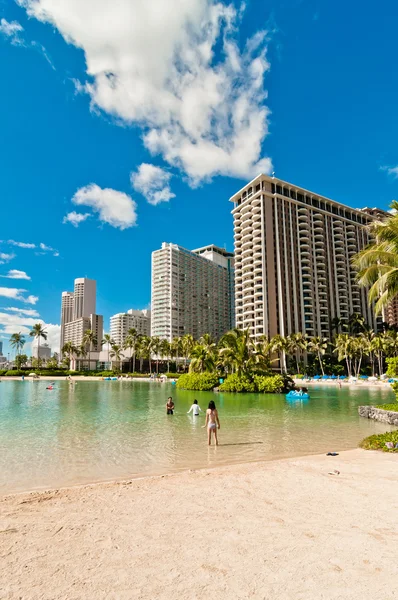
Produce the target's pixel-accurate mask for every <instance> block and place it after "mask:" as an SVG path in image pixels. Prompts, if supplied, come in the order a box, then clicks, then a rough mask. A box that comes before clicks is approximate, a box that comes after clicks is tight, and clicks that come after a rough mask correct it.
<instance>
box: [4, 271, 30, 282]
mask: <svg viewBox="0 0 398 600" xmlns="http://www.w3.org/2000/svg"><path fill="white" fill-rule="evenodd" d="M0 277H6V278H7V279H28V280H30V277H29V275H27V274H26V273H25V271H18V269H11V270H10V271H8V274H7V275H0Z"/></svg>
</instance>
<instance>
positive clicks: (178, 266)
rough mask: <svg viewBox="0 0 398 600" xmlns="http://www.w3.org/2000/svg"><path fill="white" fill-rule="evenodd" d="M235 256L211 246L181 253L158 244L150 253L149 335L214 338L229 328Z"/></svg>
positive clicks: (232, 321)
mask: <svg viewBox="0 0 398 600" xmlns="http://www.w3.org/2000/svg"><path fill="white" fill-rule="evenodd" d="M233 265H234V255H233V254H232V253H231V252H227V251H226V250H224V249H223V248H218V247H217V246H214V245H210V246H204V247H203V248H198V249H197V250H192V251H191V250H186V249H185V248H182V247H181V246H177V244H169V243H163V244H162V248H161V249H160V250H156V251H155V252H153V253H152V304H151V308H152V321H151V335H152V336H156V337H160V338H162V339H167V340H169V341H172V340H173V339H174V338H176V337H182V336H183V335H185V334H187V333H190V334H191V335H192V336H193V337H194V338H195V339H199V338H200V337H201V336H202V335H203V334H205V333H209V334H210V335H211V336H212V337H213V338H214V339H216V340H218V339H219V338H220V337H221V336H222V335H223V334H224V333H225V332H226V331H228V330H229V329H231V328H232V327H233V326H234V274H233V271H234V269H233Z"/></svg>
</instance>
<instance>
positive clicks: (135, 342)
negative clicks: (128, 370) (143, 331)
mask: <svg viewBox="0 0 398 600" xmlns="http://www.w3.org/2000/svg"><path fill="white" fill-rule="evenodd" d="M141 337H142V336H141V335H140V334H139V333H137V330H136V329H135V328H134V327H131V328H130V329H129V330H128V332H127V336H126V339H125V341H124V347H125V348H126V350H130V362H131V360H132V362H133V364H132V373H135V359H136V356H137V352H138V348H139V345H140V339H141ZM130 366H131V365H130Z"/></svg>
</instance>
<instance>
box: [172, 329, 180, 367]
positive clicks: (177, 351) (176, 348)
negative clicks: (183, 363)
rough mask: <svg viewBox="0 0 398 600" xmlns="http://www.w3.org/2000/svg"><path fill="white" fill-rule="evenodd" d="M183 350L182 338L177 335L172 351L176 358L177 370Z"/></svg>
mask: <svg viewBox="0 0 398 600" xmlns="http://www.w3.org/2000/svg"><path fill="white" fill-rule="evenodd" d="M181 352H182V349H181V338H179V337H175V338H174V339H173V341H172V342H171V353H172V355H173V356H174V357H175V359H176V370H177V372H178V359H179V358H180V356H181Z"/></svg>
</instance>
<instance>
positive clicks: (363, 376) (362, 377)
mask: <svg viewBox="0 0 398 600" xmlns="http://www.w3.org/2000/svg"><path fill="white" fill-rule="evenodd" d="M360 379H369V377H368V376H367V375H361V376H360Z"/></svg>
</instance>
